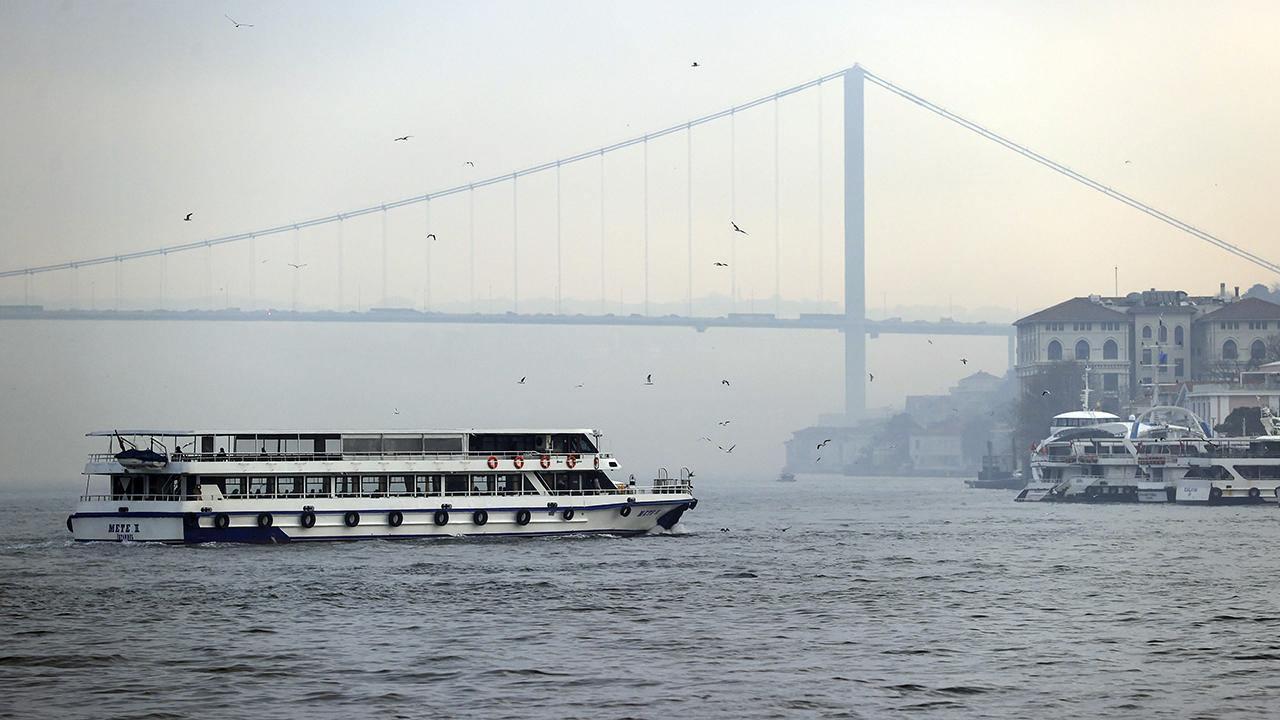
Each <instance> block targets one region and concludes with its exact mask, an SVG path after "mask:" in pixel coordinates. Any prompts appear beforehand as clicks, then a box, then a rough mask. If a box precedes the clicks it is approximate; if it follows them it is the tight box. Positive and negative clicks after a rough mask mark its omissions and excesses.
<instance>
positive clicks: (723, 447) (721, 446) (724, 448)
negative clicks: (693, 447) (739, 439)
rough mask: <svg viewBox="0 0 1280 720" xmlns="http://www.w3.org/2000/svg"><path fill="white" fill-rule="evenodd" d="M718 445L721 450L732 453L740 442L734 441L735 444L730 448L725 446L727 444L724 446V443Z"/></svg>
mask: <svg viewBox="0 0 1280 720" xmlns="http://www.w3.org/2000/svg"><path fill="white" fill-rule="evenodd" d="M716 447H718V448H720V449H721V450H724V451H725V452H726V453H731V452H733V449H734V448H736V447H738V444H737V443H734V444H732V445H730V446H729V447H728V448H726V447H725V446H723V445H717V446H716Z"/></svg>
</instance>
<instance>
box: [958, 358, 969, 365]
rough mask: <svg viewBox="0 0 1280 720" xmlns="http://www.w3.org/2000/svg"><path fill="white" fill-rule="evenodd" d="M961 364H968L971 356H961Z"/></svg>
mask: <svg viewBox="0 0 1280 720" xmlns="http://www.w3.org/2000/svg"><path fill="white" fill-rule="evenodd" d="M960 364H961V365H968V364H969V358H960Z"/></svg>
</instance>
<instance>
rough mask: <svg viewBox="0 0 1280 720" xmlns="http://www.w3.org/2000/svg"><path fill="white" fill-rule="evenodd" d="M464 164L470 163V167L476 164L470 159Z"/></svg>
mask: <svg viewBox="0 0 1280 720" xmlns="http://www.w3.org/2000/svg"><path fill="white" fill-rule="evenodd" d="M466 164H467V165H470V166H471V167H475V166H476V164H475V163H473V162H471V161H470V160H468V161H467V162H466Z"/></svg>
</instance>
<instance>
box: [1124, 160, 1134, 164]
mask: <svg viewBox="0 0 1280 720" xmlns="http://www.w3.org/2000/svg"><path fill="white" fill-rule="evenodd" d="M1131 162H1133V161H1132V160H1125V161H1124V164H1125V165H1128V164H1130V163H1131Z"/></svg>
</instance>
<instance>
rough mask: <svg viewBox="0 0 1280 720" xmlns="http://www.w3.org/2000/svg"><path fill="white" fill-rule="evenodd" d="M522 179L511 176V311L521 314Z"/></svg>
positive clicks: (513, 174)
mask: <svg viewBox="0 0 1280 720" xmlns="http://www.w3.org/2000/svg"><path fill="white" fill-rule="evenodd" d="M518 181H520V177H518V176H516V174H515V173H512V176H511V311H512V313H520V193H518V186H517V184H516V183H517V182H518Z"/></svg>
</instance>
